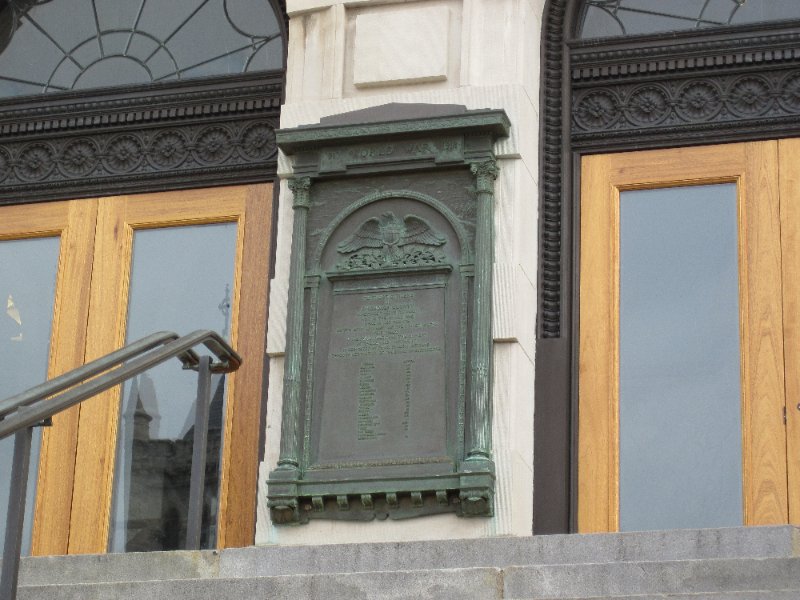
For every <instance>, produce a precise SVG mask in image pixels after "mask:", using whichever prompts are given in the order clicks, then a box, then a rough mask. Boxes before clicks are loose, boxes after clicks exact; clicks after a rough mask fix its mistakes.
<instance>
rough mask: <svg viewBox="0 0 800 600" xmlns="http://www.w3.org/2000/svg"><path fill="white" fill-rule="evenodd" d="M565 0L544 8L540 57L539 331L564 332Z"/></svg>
mask: <svg viewBox="0 0 800 600" xmlns="http://www.w3.org/2000/svg"><path fill="white" fill-rule="evenodd" d="M566 8H567V0H550V4H549V5H548V8H546V9H545V17H544V18H545V21H544V26H543V27H544V29H543V41H544V52H543V58H542V92H541V94H542V104H541V105H542V110H541V133H540V135H541V139H542V151H541V159H540V160H541V165H540V168H541V176H540V182H541V183H540V186H541V187H540V213H539V214H540V221H539V223H540V225H539V240H540V250H539V257H540V259H539V260H540V265H539V290H540V291H541V292H540V296H539V311H538V324H539V336H540V337H542V338H558V337H561V306H562V298H561V256H562V250H561V238H562V231H561V228H562V199H561V194H562V181H563V173H564V164H563V157H562V150H563V138H562V122H563V115H562V106H563V93H564V90H563V81H564V75H563V73H564V62H563V61H564V58H565V57H564V28H565V22H566V19H565V14H566Z"/></svg>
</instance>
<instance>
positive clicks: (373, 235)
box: [336, 212, 447, 271]
mask: <svg viewBox="0 0 800 600" xmlns="http://www.w3.org/2000/svg"><path fill="white" fill-rule="evenodd" d="M446 241H447V238H446V237H445V236H444V235H442V234H440V233H438V232H437V231H436V230H434V228H433V227H432V226H431V225H430V223H428V222H427V221H426V220H425V219H423V218H422V217H418V216H416V215H406V216H405V217H403V218H402V219H400V218H398V217H396V216H395V215H394V213H392V212H385V213H383V214H381V215H380V216H379V217H372V218H371V219H367V220H366V221H364V222H363V223H362V224H361V226H360V227H359V228H358V229H357V230H356V232H355V233H354V234H352V235H351V236H350V237H348V238H347V239H345V240H343V241H342V242H340V243H339V245H338V246H337V247H336V249H337V250H338V251H339V253H340V254H346V255H347V256H346V257H345V258H343V259H342V260H341V261H340V262H339V264H338V265H337V266H336V268H337V270H339V271H361V270H369V269H386V268H397V267H422V266H428V265H439V264H443V263H444V262H446V260H447V259H446V257H445V255H444V252H442V251H441V249H440V248H441V246H444V244H445V242H446Z"/></svg>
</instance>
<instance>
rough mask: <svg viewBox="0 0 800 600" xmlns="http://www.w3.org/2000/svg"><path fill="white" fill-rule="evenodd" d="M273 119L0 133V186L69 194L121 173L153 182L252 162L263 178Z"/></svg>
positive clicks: (271, 161)
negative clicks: (6, 136) (25, 135)
mask: <svg viewBox="0 0 800 600" xmlns="http://www.w3.org/2000/svg"><path fill="white" fill-rule="evenodd" d="M276 126H277V118H266V119H256V120H242V121H229V122H224V123H214V124H210V125H204V124H183V125H175V126H170V127H158V128H148V129H138V128H136V129H132V128H120V130H115V129H110V130H106V131H103V132H94V133H88V132H86V133H83V134H82V135H75V136H45V135H42V136H35V137H37V138H38V139H37V140H36V141H29V140H28V139H18V140H16V141H11V142H4V141H3V138H2V137H0V190H2V195H3V197H9V198H10V197H12V196H13V198H14V200H16V201H18V200H19V199H20V197H23V196H28V195H32V196H37V197H39V198H41V197H42V196H45V197H46V196H47V195H48V192H49V191H50V190H51V189H52V188H53V187H54V186H59V191H60V193H61V194H64V193H72V194H75V193H80V192H81V191H84V190H92V189H101V188H102V186H104V182H106V181H109V182H114V186H115V188H114V189H119V186H120V184H123V185H124V182H125V181H128V182H139V183H141V182H146V181H148V180H150V181H153V185H160V183H157V182H163V181H164V179H166V178H178V177H181V176H189V175H191V174H195V173H198V172H201V173H204V174H209V173H211V172H213V171H214V170H226V171H232V170H233V171H235V170H240V171H243V170H246V169H252V168H258V169H260V170H261V171H262V174H263V177H264V178H267V177H269V174H270V171H272V172H274V169H275V166H274V165H275V161H276V157H277V152H278V149H277V145H276V143H275V131H274V130H275V128H276ZM31 137H34V136H31ZM102 189H105V190H108V188H107V187H106V188H102Z"/></svg>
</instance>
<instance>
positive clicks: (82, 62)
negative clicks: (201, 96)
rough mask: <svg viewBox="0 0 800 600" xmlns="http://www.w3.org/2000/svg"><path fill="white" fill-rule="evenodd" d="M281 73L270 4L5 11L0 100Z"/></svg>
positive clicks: (104, 4)
mask: <svg viewBox="0 0 800 600" xmlns="http://www.w3.org/2000/svg"><path fill="white" fill-rule="evenodd" d="M210 32H213V34H210ZM282 65H283V42H282V40H281V33H280V25H279V21H278V18H277V17H276V14H275V10H274V9H273V7H272V5H271V4H270V1H269V0H169V2H158V1H156V0H10V1H9V2H8V4H7V6H6V7H5V9H4V10H3V11H2V12H0V97H8V96H19V95H29V94H38V93H47V92H59V91H67V90H77V89H91V88H100V87H109V86H116V85H123V84H146V83H151V82H152V83H157V82H163V81H177V80H184V79H192V78H197V77H204V76H212V75H231V74H237V73H247V72H254V71H269V70H275V69H280V68H281V67H282Z"/></svg>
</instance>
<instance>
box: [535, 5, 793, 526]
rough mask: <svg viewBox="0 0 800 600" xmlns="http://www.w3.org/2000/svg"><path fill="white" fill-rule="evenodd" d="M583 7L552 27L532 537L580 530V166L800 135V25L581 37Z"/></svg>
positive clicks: (554, 11)
mask: <svg viewBox="0 0 800 600" xmlns="http://www.w3.org/2000/svg"><path fill="white" fill-rule="evenodd" d="M584 4H585V2H584V1H583V0H574V1H573V0H549V1H548V2H547V4H546V6H545V11H544V18H543V29H542V44H543V51H542V69H541V77H542V79H541V98H542V104H541V106H542V109H541V111H540V114H541V121H540V127H541V129H540V144H541V153H540V173H541V175H540V199H539V202H540V213H539V214H540V217H541V218H540V225H539V257H540V264H539V299H538V307H537V309H538V319H537V329H538V331H537V334H538V342H537V378H536V400H535V401H536V415H537V417H536V423H535V426H534V427H535V433H534V445H535V448H534V461H535V468H534V478H535V479H534V481H535V485H534V487H535V490H534V531H536V532H542V533H546V532H566V531H570V530H572V529H574V525H575V524H574V521H573V520H572V515H573V514H574V511H573V509H572V507H573V505H574V502H575V493H574V485H573V483H574V482H573V477H574V472H575V469H574V465H575V456H574V452H573V447H574V441H575V435H576V426H575V421H574V419H575V417H576V393H577V384H578V373H577V357H578V352H579V350H578V348H577V341H576V340H577V337H576V336H577V325H578V323H579V319H580V315H579V314H578V310H577V302H576V298H577V294H578V291H579V290H578V289H577V285H576V284H575V282H576V281H577V277H578V274H579V272H580V271H579V270H580V265H579V260H578V236H577V235H576V232H577V231H579V227H580V214H579V210H578V208H577V207H578V204H577V200H578V199H577V191H576V190H577V189H578V188H579V185H578V183H579V181H580V177H581V173H580V170H579V168H578V165H579V164H580V157H581V156H582V155H585V154H592V153H599V152H620V151H631V150H640V149H655V148H669V147H680V146H694V145H705V144H715V143H726V142H738V141H749V140H758V139H774V138H780V137H790V136H797V135H798V134H800V119H799V118H798V117H799V116H800V53H798V52H797V50H796V48H797V47H798V42H800V21H797V20H793V21H789V20H785V21H776V20H772V21H764V22H752V20H751V22H749V23H747V24H742V25H736V26H727V25H726V24H724V23H720V24H718V26H714V27H708V28H696V27H695V28H693V29H684V30H682V31H674V32H670V33H669V35H665V34H664V33H663V32H656V33H648V34H642V35H627V36H619V37H603V38H594V39H578V38H579V35H578V34H577V30H578V26H579V22H578V21H579V18H580V16H581V8H582V7H583V6H584ZM593 4H598V3H597V2H595V3H593ZM613 4H615V3H614V2H608V3H605V5H613ZM790 16H793V15H790ZM781 18H785V16H784V17H781Z"/></svg>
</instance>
